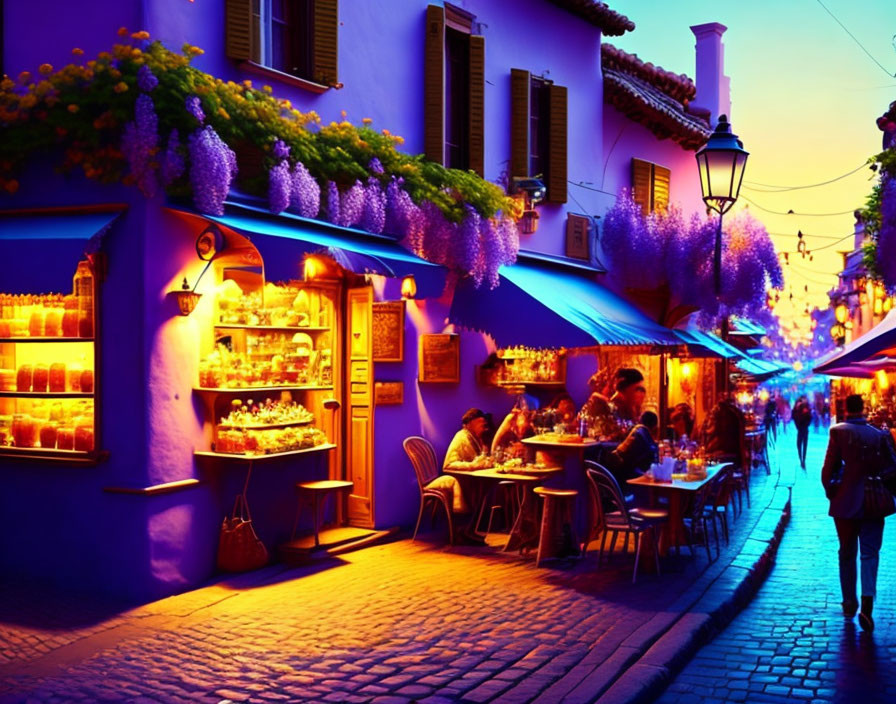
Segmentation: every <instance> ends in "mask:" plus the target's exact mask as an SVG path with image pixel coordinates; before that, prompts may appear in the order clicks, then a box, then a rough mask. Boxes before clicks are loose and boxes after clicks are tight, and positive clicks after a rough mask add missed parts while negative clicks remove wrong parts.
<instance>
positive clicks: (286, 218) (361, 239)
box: [186, 203, 447, 298]
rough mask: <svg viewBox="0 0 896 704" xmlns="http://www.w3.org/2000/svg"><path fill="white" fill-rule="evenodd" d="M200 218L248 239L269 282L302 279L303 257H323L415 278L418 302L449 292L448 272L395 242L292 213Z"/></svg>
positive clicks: (251, 211)
mask: <svg viewBox="0 0 896 704" xmlns="http://www.w3.org/2000/svg"><path fill="white" fill-rule="evenodd" d="M186 212H189V211H186ZM191 214H192V215H196V214H195V213H191ZM199 217H202V218H204V219H205V220H208V221H211V222H216V223H219V224H221V225H223V226H225V227H227V228H230V229H231V230H234V231H235V232H237V233H239V234H240V235H243V236H244V237H245V238H246V239H248V240H249V241H250V242H251V243H252V245H253V246H254V247H255V248H256V249H257V250H258V253H259V254H260V255H261V258H262V261H263V262H264V274H265V279H267V280H268V281H288V280H290V279H296V278H299V277H300V276H301V268H300V267H301V264H302V257H303V255H305V254H319V253H323V254H326V255H328V256H330V257H332V258H333V259H334V260H335V261H336V262H337V263H338V264H339V265H340V266H342V267H343V268H345V269H348V270H349V271H353V272H355V273H356V274H380V275H382V276H392V277H396V276H397V277H402V276H407V275H409V274H411V275H413V276H414V279H415V280H416V282H417V297H418V298H431V297H438V296H441V295H442V291H443V290H444V288H445V275H446V273H447V272H446V270H445V268H444V267H442V266H440V265H438V264H433V263H431V262H428V261H425V260H424V259H421V258H420V257H417V256H415V255H413V254H411V253H410V252H408V251H407V250H406V249H404V248H403V247H401V245H399V244H398V243H397V242H396V241H395V240H394V239H393V238H391V237H385V236H381V235H374V234H371V233H369V232H364V231H362V230H354V229H351V228H347V227H338V226H336V225H332V224H330V223H326V222H322V221H320V220H310V219H308V218H302V217H299V216H297V215H290V214H288V213H281V214H280V215H273V214H271V213H269V212H267V211H265V210H263V209H261V208H256V207H254V206H249V205H243V204H237V203H227V204H226V205H225V214H224V215H220V216H217V215H204V214H203V215H201V216H199Z"/></svg>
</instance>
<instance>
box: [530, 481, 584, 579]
mask: <svg viewBox="0 0 896 704" xmlns="http://www.w3.org/2000/svg"><path fill="white" fill-rule="evenodd" d="M533 491H534V492H535V493H536V494H537V495H538V496H540V497H541V498H542V500H543V501H544V506H543V508H542V512H541V527H540V528H539V531H538V552H537V553H536V555H535V566H536V567H538V566H539V565H540V564H541V561H542V560H543V559H546V558H547V557H549V556H557V557H566V556H567V555H575V556H576V557H578V556H579V542H578V540H577V538H576V534H575V528H573V515H574V514H575V506H576V497H577V496H578V495H579V492H578V491H577V490H576V489H550V488H548V487H546V486H538V487H535V489H534V490H533Z"/></svg>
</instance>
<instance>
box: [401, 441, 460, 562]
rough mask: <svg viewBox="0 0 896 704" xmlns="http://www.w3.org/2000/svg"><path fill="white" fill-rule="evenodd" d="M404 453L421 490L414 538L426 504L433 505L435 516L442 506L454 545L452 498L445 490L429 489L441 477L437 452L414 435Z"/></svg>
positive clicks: (451, 541)
mask: <svg viewBox="0 0 896 704" xmlns="http://www.w3.org/2000/svg"><path fill="white" fill-rule="evenodd" d="M403 445H404V451H405V452H406V453H407V455H408V458H409V459H410V460H411V465H412V466H413V467H414V474H416V475H417V484H418V486H419V488H420V512H419V513H418V514H417V525H416V526H414V537H413V538H411V540H412V541H413V540H416V539H417V531H418V530H419V529H420V521H421V520H422V519H423V511H424V509H425V508H426V502H427V501H429V502H431V503H432V508H433V515H435V510H436V509H437V508H438V507H439V506H442V508H444V509H445V516H446V518H447V519H448V542H449V543H451V544H452V545H454V520H453V518H452V515H451V497H450V496H449V494H448V492H446V491H445V490H443V489H433V488H427V485H428V484H429V483H430V482H431V481H432V480H433V479H435V478H436V477H438V476H439V463H438V461H437V460H436V451H435V449H434V448H433V446H432V443H431V442H429V440H427V439H426V438H421V437H420V436H417V435H414V436H411V437H409V438H405V441H404V443H403Z"/></svg>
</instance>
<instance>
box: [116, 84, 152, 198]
mask: <svg viewBox="0 0 896 704" xmlns="http://www.w3.org/2000/svg"><path fill="white" fill-rule="evenodd" d="M158 125H159V119H158V117H157V116H156V111H155V107H154V105H153V102H152V98H150V97H149V96H148V95H145V94H141V95H138V96H137V101H136V103H135V105H134V121H133V122H129V123H127V124H126V125H125V126H124V130H123V132H122V136H121V151H122V153H123V154H124V156H125V158H126V159H127V161H128V166H129V167H130V173H131V176H133V178H134V181H135V182H136V184H137V186H139V187H140V190H141V191H143V194H144V195H145V196H146V197H147V198H151V197H152V196H154V195H155V194H156V192H157V191H158V186H159V182H158V179H157V178H156V174H155V168H156V166H157V164H156V163H155V162H154V161H153V156H154V155H155V153H156V151H157V149H158V146H159V133H158Z"/></svg>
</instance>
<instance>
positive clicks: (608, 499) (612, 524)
mask: <svg viewBox="0 0 896 704" xmlns="http://www.w3.org/2000/svg"><path fill="white" fill-rule="evenodd" d="M585 474H586V476H587V477H588V487H589V490H590V493H591V505H592V507H593V508H594V509H595V511H596V514H597V515H596V525H595V528H596V529H597V530H602V532H603V535H602V536H601V541H600V552H599V553H598V556H597V564H598V566H600V564H601V562H602V560H603V554H604V549H605V547H606V541H607V536H608V535H610V534H611V533H612V535H613V537H612V539H611V541H610V550H609V551H610V552H611V553H612V552H613V550H614V548H615V547H616V539H617V538H618V537H619V534H620V533H622V534H623V535H624V536H625V539H624V542H623V545H627V544H628V536H629V535H634V536H635V566H634V569H633V570H632V584H634V583H635V582H636V581H637V579H638V561H639V560H640V557H641V538H642V536H643V534H644V533H646V532H647V531H650V533H651V536H652V538H653V555H654V559H655V560H656V573H657V574H659V573H660V557H659V527H660V526H661V525H663V524H664V523H665V522H666V521H668V520H669V514H668V512H667V511H665V510H664V509H647V508H629V507H628V506H627V505H626V503H625V499H624V497H623V495H622V489H620V487H619V482H617V481H616V477H614V476H613V475H612V474H611V473H610V471H609V470H608V469H607V468H606V467H603V466H601V465H599V464H597V462H592V461H591V460H587V461H586V462H585ZM595 532H596V531H592V533H591V534H592V535H594V534H595ZM590 542H591V541H590V539H589V540H588V542H586V543H585V550H584V551H583V552H587V550H588V545H589V543H590Z"/></svg>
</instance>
